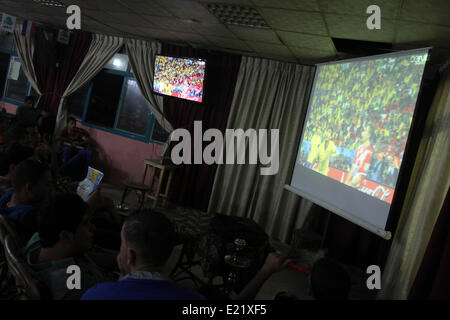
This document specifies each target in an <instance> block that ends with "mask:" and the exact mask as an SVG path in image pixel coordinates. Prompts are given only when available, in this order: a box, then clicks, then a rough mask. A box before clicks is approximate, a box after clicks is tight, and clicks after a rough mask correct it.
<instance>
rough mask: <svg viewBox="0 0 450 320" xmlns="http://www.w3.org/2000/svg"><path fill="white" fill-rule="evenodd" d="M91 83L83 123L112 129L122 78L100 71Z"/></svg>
mask: <svg viewBox="0 0 450 320" xmlns="http://www.w3.org/2000/svg"><path fill="white" fill-rule="evenodd" d="M92 82H93V84H92V92H91V95H90V97H89V105H88V109H87V114H86V120H85V121H86V122H88V123H92V124H96V125H100V126H102V127H105V128H114V121H115V119H116V110H117V102H118V101H119V99H120V93H121V91H122V82H123V77H122V76H120V75H117V74H111V73H107V72H105V71H102V72H100V73H99V74H98V75H97V76H96V77H95V78H94V79H93V81H92Z"/></svg>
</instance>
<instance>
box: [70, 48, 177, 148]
mask: <svg viewBox="0 0 450 320" xmlns="http://www.w3.org/2000/svg"><path fill="white" fill-rule="evenodd" d="M114 59H116V60H114ZM67 107H68V110H69V114H70V115H71V116H73V117H75V118H77V119H79V120H81V122H82V123H83V124H84V125H87V126H92V127H95V128H98V129H101V130H106V131H108V132H111V133H114V134H118V135H122V136H126V137H129V138H132V139H136V140H140V141H145V142H148V141H153V142H165V141H166V140H167V138H168V136H169V134H168V133H167V132H166V131H165V130H164V129H163V128H162V127H161V126H160V125H159V124H158V123H157V121H156V120H155V117H154V115H153V114H152V112H151V109H150V106H149V105H148V103H147V100H145V98H144V97H143V96H142V94H141V92H140V90H139V87H138V85H137V83H136V80H135V79H134V75H133V74H132V73H131V71H130V66H129V62H128V56H127V55H126V54H116V55H114V57H113V58H112V59H111V60H110V61H109V62H108V64H107V65H105V68H104V69H103V70H102V71H101V72H100V73H99V74H98V75H97V76H96V77H94V79H92V81H91V82H90V83H89V84H88V85H86V86H85V87H83V88H81V89H79V90H78V91H77V92H75V93H73V94H72V95H71V96H70V97H69V98H68V99H67Z"/></svg>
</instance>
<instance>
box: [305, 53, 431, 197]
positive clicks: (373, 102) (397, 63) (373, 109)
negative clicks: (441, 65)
mask: <svg viewBox="0 0 450 320" xmlns="http://www.w3.org/2000/svg"><path fill="white" fill-rule="evenodd" d="M424 60H426V55H425V56H424V55H422V56H403V57H395V58H393V57H388V58H383V59H374V60H369V61H362V62H360V63H348V62H347V63H340V64H339V63H338V64H333V65H328V66H324V67H322V68H321V69H320V71H319V73H318V75H317V79H316V83H315V90H314V95H313V97H312V102H311V105H310V110H309V115H308V120H307V123H306V128H305V130H304V139H303V141H304V142H303V144H302V148H301V152H300V158H299V161H300V163H302V164H304V165H305V164H307V163H308V161H307V160H308V158H309V160H310V161H313V162H314V161H318V159H311V155H312V153H314V152H315V151H314V150H312V149H313V148H314V147H316V148H317V146H320V145H321V144H323V143H325V141H326V140H331V141H332V143H334V145H335V146H336V153H335V154H333V157H332V158H331V159H330V161H329V165H330V166H331V167H334V168H336V169H339V170H342V171H346V172H349V171H350V167H351V165H352V162H353V160H354V159H353V158H354V157H355V153H356V152H357V149H358V147H359V146H360V145H361V142H362V134H363V132H364V130H366V128H368V127H371V128H372V129H373V134H372V135H371V137H370V148H371V150H372V153H371V159H369V163H368V170H367V176H366V178H367V179H370V180H372V181H374V182H377V183H380V184H383V185H386V186H389V187H391V188H394V187H395V182H396V180H397V176H398V171H399V167H400V164H401V159H402V158H403V153H404V149H405V145H406V141H407V137H408V133H409V128H410V125H411V121H412V116H413V112H414V107H415V103H416V99H417V95H418V92H419V88H420V83H421V76H422V71H423V68H424ZM329 129H331V135H330V136H329V137H326V135H327V131H328V130H329ZM312 142H314V143H312ZM306 144H308V146H309V147H307V145H306ZM316 153H317V152H316ZM316 158H317V157H316ZM311 166H312V168H313V169H314V164H312V165H311ZM324 174H325V175H326V173H324Z"/></svg>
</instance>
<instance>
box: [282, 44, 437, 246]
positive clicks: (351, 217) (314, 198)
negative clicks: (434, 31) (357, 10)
mask: <svg viewBox="0 0 450 320" xmlns="http://www.w3.org/2000/svg"><path fill="white" fill-rule="evenodd" d="M431 50H432V48H431V47H423V48H417V49H412V50H404V51H399V52H393V53H387V54H379V55H372V56H367V57H358V58H352V59H345V60H336V61H329V62H324V63H319V64H316V65H315V66H316V68H317V67H320V66H324V65H333V64H341V63H347V62H355V61H362V60H367V59H369V60H372V59H377V58H381V57H382V58H385V57H390V56H393V57H396V56H402V55H408V54H414V53H415V52H418V53H424V52H427V53H428V56H427V60H426V62H425V66H424V71H423V72H424V73H425V69H426V66H427V64H428V63H429V61H430V52H431ZM317 70H318V69H316V73H315V76H314V81H313V85H312V86H311V90H310V97H309V102H308V108H307V112H306V115H305V119H304V123H303V127H302V129H301V134H300V137H301V138H300V139H299V140H298V145H297V150H298V152H300V150H299V149H300V144H301V141H302V139H303V135H304V130H305V127H304V126H305V125H306V121H307V119H308V115H309V112H310V107H311V103H312V102H311V99H312V94H313V93H314V89H315V87H316V80H317V78H316V76H317ZM422 85H423V74H422V79H421V81H420V84H419V92H418V96H417V100H416V105H415V109H414V114H413V119H412V122H411V125H410V129H409V130H410V132H409V135H408V139H407V145H406V146H407V148H408V145H409V144H410V139H411V129H412V128H413V127H414V122H415V121H414V120H415V118H416V114H417V105H418V104H420V96H421V91H422ZM405 150H406V149H405ZM298 152H297V154H296V157H295V159H294V166H293V168H292V173H291V176H290V177H291V180H290V184H286V185H285V186H284V188H285V189H286V190H288V191H290V192H293V193H294V194H296V195H298V196H301V197H303V198H305V199H308V200H310V201H312V202H314V203H316V204H317V205H320V206H321V207H323V208H325V209H327V210H329V211H331V212H333V213H335V214H337V215H339V216H341V217H343V218H344V219H346V220H349V221H350V222H353V223H354V224H356V225H358V226H360V227H362V228H364V229H366V230H368V231H370V232H372V233H374V234H376V235H378V236H380V237H381V238H383V239H386V240H390V239H391V237H392V234H391V232H390V231H388V230H385V229H387V227H388V223H387V222H386V225H385V227H384V228H381V227H380V226H376V225H374V224H372V223H370V222H368V221H365V220H363V219H361V218H358V217H357V216H355V215H353V214H350V213H348V212H346V211H345V210H343V209H341V208H339V207H338V206H335V205H333V204H331V203H328V202H326V201H324V200H321V199H319V198H318V197H317V196H314V195H313V194H311V193H309V192H307V191H305V190H300V189H298V188H296V187H295V186H293V185H292V183H293V181H294V171H295V167H296V166H297V157H298ZM404 156H407V154H406V153H405V155H404ZM409 156H411V154H410V155H409ZM414 156H415V155H414ZM402 171H404V163H403V162H402V164H401V166H400V173H399V177H400V175H401V173H402ZM398 183H399V180H397V183H396V186H395V189H394V190H397V188H398V187H399V185H398ZM396 198H397V197H395V196H394V201H393V202H392V203H391V205H390V206H391V208H390V210H389V212H388V213H387V219H388V220H389V217H390V216H391V214H392V209H393V208H392V207H393V206H394V203H396V202H397V201H396V200H399V201H403V199H401V200H400V199H396ZM400 207H401V205H400ZM391 228H392V225H391Z"/></svg>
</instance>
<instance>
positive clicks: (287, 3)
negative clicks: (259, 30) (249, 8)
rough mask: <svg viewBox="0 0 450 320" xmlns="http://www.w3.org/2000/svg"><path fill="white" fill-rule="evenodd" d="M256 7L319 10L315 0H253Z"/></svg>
mask: <svg viewBox="0 0 450 320" xmlns="http://www.w3.org/2000/svg"><path fill="white" fill-rule="evenodd" d="M253 3H254V4H255V6H257V7H267V8H282V9H292V10H302V11H319V5H318V3H317V0H277V1H273V0H253Z"/></svg>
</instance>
